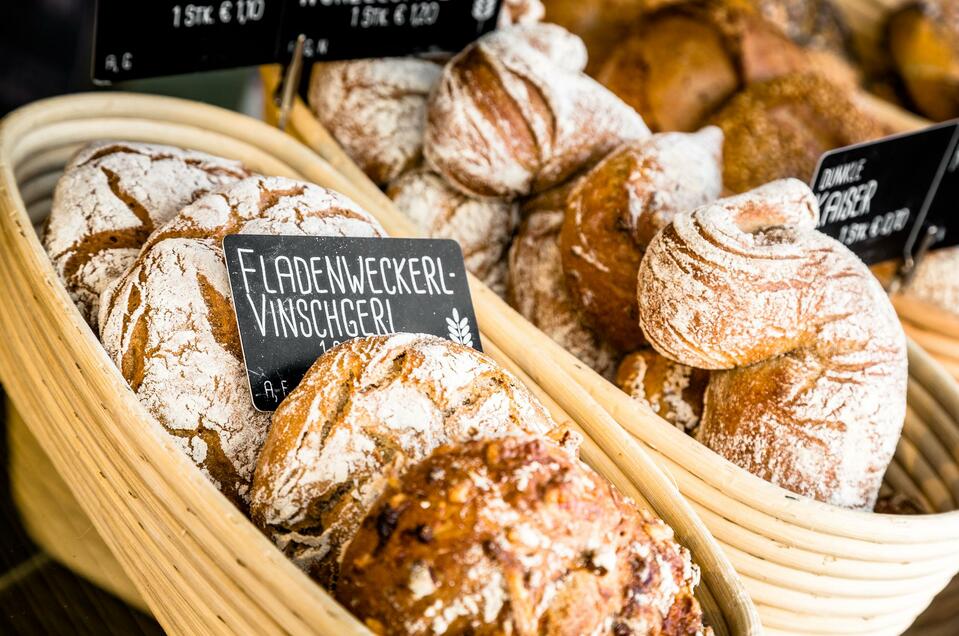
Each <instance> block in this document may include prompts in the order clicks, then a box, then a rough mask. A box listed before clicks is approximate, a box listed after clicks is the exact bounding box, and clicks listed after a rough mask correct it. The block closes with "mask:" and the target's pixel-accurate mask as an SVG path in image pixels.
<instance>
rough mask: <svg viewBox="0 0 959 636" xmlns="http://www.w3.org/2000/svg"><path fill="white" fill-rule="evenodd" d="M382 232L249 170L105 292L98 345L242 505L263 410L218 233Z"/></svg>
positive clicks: (339, 200)
mask: <svg viewBox="0 0 959 636" xmlns="http://www.w3.org/2000/svg"><path fill="white" fill-rule="evenodd" d="M244 232H246V233H259V234H312V235H321V236H382V235H383V234H385V232H383V230H382V228H381V227H380V226H379V224H378V223H377V222H376V221H375V220H373V218H372V217H370V216H369V215H367V214H366V213H365V212H363V211H362V210H361V209H360V208H358V207H357V206H356V205H355V204H354V203H352V202H351V201H349V200H348V199H346V198H345V197H342V196H341V195H338V194H335V193H333V192H331V191H329V190H326V189H324V188H320V187H319V186H315V185H312V184H308V183H303V182H299V181H293V180H291V179H283V178H279V177H270V178H267V177H252V178H249V179H246V180H244V181H240V182H238V183H235V184H232V185H230V186H227V187H225V188H223V189H222V190H218V191H215V192H213V193H210V194H207V195H206V196H204V197H202V198H200V199H199V200H197V201H196V202H195V203H193V204H192V205H190V206H187V207H186V208H184V209H183V210H182V211H181V212H180V214H179V215H178V216H176V217H174V218H173V219H171V220H170V221H169V222H168V223H167V225H165V226H164V227H162V228H161V229H160V230H158V231H157V232H155V233H154V234H153V235H152V236H151V237H150V239H149V240H148V241H147V244H146V246H145V247H144V249H143V252H142V253H141V254H140V256H139V257H138V258H137V259H136V261H135V262H134V264H133V266H132V267H131V268H130V269H129V270H127V272H126V274H125V275H124V276H123V277H121V278H120V279H118V280H117V281H115V282H114V284H113V285H112V286H111V287H109V288H107V290H106V291H105V292H104V294H103V300H102V307H101V313H100V329H101V335H102V341H103V346H104V348H105V349H106V351H107V354H108V355H109V356H110V357H111V358H112V359H113V361H114V362H115V363H116V365H117V366H118V367H119V368H120V371H121V372H122V373H123V377H124V378H125V379H126V380H127V382H129V383H130V387H131V388H132V389H133V391H134V392H135V393H136V394H137V397H138V398H139V399H140V402H141V404H143V406H144V407H145V408H146V410H147V411H148V412H149V413H150V414H151V415H152V416H153V417H154V419H155V420H156V421H157V422H158V423H159V425H160V426H162V427H163V428H164V429H165V430H166V431H167V432H168V433H169V434H170V435H171V436H172V437H173V439H174V440H175V441H176V443H177V444H178V445H179V446H180V447H181V448H182V449H183V450H184V451H185V452H186V453H187V454H188V455H189V456H190V457H191V459H193V461H194V462H195V463H196V464H197V466H199V467H200V469H201V470H202V471H203V472H204V473H205V474H206V475H207V476H208V477H209V478H210V479H211V480H212V481H213V482H214V483H215V484H216V485H217V486H218V487H219V488H220V490H221V491H223V493H224V494H225V495H226V496H227V497H228V498H229V499H230V500H231V501H233V503H235V504H236V505H237V506H238V507H239V508H240V509H241V510H245V509H246V507H247V503H248V501H249V488H250V482H251V481H252V478H253V468H254V465H255V462H256V457H257V454H258V452H259V450H260V446H261V445H262V444H263V440H264V438H265V437H266V432H267V429H268V428H269V424H270V416H269V414H267V413H261V412H259V411H256V410H255V409H254V408H253V403H252V400H251V399H250V392H249V384H248V380H247V371H246V366H245V365H244V363H243V355H242V352H241V350H240V341H239V333H238V332H237V326H236V317H235V315H234V312H233V306H232V303H231V293H230V285H229V280H228V278H227V271H226V266H225V265H224V262H223V253H222V248H221V242H222V238H223V237H224V236H225V235H227V234H233V233H244Z"/></svg>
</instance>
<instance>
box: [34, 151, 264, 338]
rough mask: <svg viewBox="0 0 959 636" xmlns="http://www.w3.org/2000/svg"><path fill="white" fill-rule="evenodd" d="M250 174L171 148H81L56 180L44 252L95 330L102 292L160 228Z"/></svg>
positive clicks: (231, 163)
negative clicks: (206, 195)
mask: <svg viewBox="0 0 959 636" xmlns="http://www.w3.org/2000/svg"><path fill="white" fill-rule="evenodd" d="M249 174H250V173H249V172H248V171H247V170H246V169H245V168H244V167H243V166H242V165H241V164H240V163H239V162H236V161H229V160H227V159H221V158H219V157H213V156H210V155H207V154H204V153H201V152H196V151H192V150H182V149H180V148H172V147H169V146H158V145H148V144H141V143H131V142H126V141H99V142H94V143H91V144H88V145H87V146H85V147H83V148H82V149H81V150H80V151H79V152H78V153H77V154H76V155H75V156H74V157H73V158H72V159H71V160H70V162H69V163H68V164H67V166H66V169H65V171H64V174H63V176H62V177H61V178H60V180H59V181H58V182H57V187H56V190H55V191H54V194H53V207H52V208H51V210H50V217H49V219H48V221H47V226H46V231H45V233H44V237H43V246H44V248H46V250H47V253H48V254H49V255H50V259H51V260H52V261H53V267H54V269H56V271H57V274H59V275H60V279H61V280H62V281H63V284H64V286H65V287H66V289H67V292H68V293H69V294H70V297H71V298H72V299H73V301H74V302H75V303H76V305H77V308H78V309H79V310H80V313H81V314H82V315H83V317H84V318H85V319H86V320H87V322H88V323H90V326H91V327H92V328H93V329H94V330H96V328H97V324H96V323H97V314H98V312H99V304H100V294H101V293H102V292H103V290H104V288H105V287H106V286H107V285H108V284H110V283H111V282H112V281H113V280H115V279H116V278H117V277H119V276H120V275H121V274H122V273H123V272H124V270H126V269H127V267H129V266H130V264H131V263H132V262H133V260H134V259H135V258H136V255H137V252H139V250H140V246H141V245H143V242H144V241H145V240H146V238H147V236H149V235H150V233H151V232H152V231H153V230H154V229H156V228H157V227H159V226H160V225H162V224H163V223H164V222H166V221H167V220H169V219H170V217H172V216H173V215H174V214H176V213H177V212H178V211H179V210H180V208H182V207H183V206H185V205H186V204H188V203H190V202H191V201H193V200H194V199H196V198H197V197H198V196H200V195H202V194H204V193H205V192H207V191H209V190H213V189H214V188H217V187H218V186H220V185H223V184H226V183H230V182H232V181H236V180H238V179H242V178H244V177H247V176H249Z"/></svg>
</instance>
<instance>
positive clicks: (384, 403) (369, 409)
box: [251, 334, 554, 585]
mask: <svg viewBox="0 0 959 636" xmlns="http://www.w3.org/2000/svg"><path fill="white" fill-rule="evenodd" d="M553 428H554V424H553V421H552V420H551V418H550V417H549V415H548V414H547V412H546V411H545V409H544V408H543V407H542V406H541V405H540V404H539V402H537V401H536V399H535V398H533V396H531V395H530V394H529V392H528V391H527V390H526V388H525V387H523V386H522V385H521V384H520V383H519V382H518V381H517V380H516V379H515V378H514V377H513V376H512V375H510V374H509V373H507V372H506V371H504V370H503V369H501V368H500V367H499V366H498V365H496V364H495V363H494V362H493V361H492V360H490V359H489V358H487V357H486V356H484V355H483V354H481V353H479V352H478V351H476V350H474V349H471V348H469V347H465V346H463V345H459V344H455V343H452V342H448V341H446V340H442V339H440V338H437V337H434V336H428V335H423V334H396V335H393V336H377V337H369V338H358V339H355V340H351V341H349V342H346V343H344V344H342V345H340V346H338V347H336V348H334V349H332V350H330V351H329V352H327V353H326V354H325V355H323V356H322V357H321V358H320V359H319V360H317V361H316V363H315V364H314V365H313V367H312V368H311V369H310V370H309V372H307V374H306V376H305V377H304V378H303V380H302V381H301V382H300V385H299V386H298V387H297V388H296V389H295V390H294V391H293V392H292V393H291V394H290V395H289V396H288V397H287V398H286V400H284V402H283V403H282V404H281V405H280V407H279V408H278V409H277V410H276V412H275V413H274V415H273V428H272V429H271V431H270V434H269V437H268V439H267V441H266V443H265V445H264V446H263V452H262V454H261V455H260V459H259V461H258V463H257V469H256V476H255V478H254V486H253V497H252V505H251V512H252V515H253V520H254V522H255V523H257V525H259V526H260V527H261V528H263V529H264V530H265V531H266V532H267V533H268V534H270V535H271V536H272V537H273V539H274V541H276V543H277V544H278V545H279V547H280V548H281V549H282V550H283V551H284V552H285V553H286V554H287V556H289V557H290V558H292V559H293V560H294V561H295V562H296V563H297V564H298V565H300V566H301V567H302V568H304V569H305V570H307V571H309V572H310V573H311V574H312V575H313V576H314V577H315V578H317V579H318V580H319V581H320V582H321V583H323V584H325V585H332V584H334V583H335V581H336V577H337V575H338V572H339V564H340V561H341V559H342V553H343V550H345V549H346V546H347V544H348V543H349V541H350V539H351V538H352V536H353V534H354V533H355V532H356V529H357V528H358V527H359V524H360V522H361V521H362V520H363V517H364V516H365V515H366V513H367V512H368V511H369V509H370V507H371V506H372V505H373V503H374V502H375V501H376V499H377V497H379V495H380V493H381V492H382V491H383V489H384V488H385V487H386V484H387V480H388V479H389V477H390V476H392V475H397V474H399V473H400V472H401V471H402V470H403V469H405V468H406V467H407V466H408V465H410V464H411V463H415V462H417V461H419V460H421V459H423V458H424V457H426V456H427V455H428V454H429V453H431V452H432V451H433V450H434V449H435V448H436V447H438V446H440V445H442V444H450V443H460V442H464V441H467V440H471V439H477V438H490V437H500V436H503V435H506V434H509V433H535V434H540V435H542V434H545V433H547V432H549V431H550V430H552V429H553Z"/></svg>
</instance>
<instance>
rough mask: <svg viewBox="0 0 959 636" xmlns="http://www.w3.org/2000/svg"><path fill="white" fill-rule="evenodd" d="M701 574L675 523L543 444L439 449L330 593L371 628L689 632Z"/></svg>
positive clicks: (358, 544) (363, 539) (699, 630)
mask: <svg viewBox="0 0 959 636" xmlns="http://www.w3.org/2000/svg"><path fill="white" fill-rule="evenodd" d="M698 579H699V572H698V569H697V568H696V567H695V566H694V565H693V564H692V562H691V560H690V557H689V553H688V552H687V551H686V550H685V549H684V548H682V547H681V546H679V545H678V544H677V543H676V541H675V539H674V537H673V532H672V529H670V528H669V527H668V526H667V525H666V524H664V523H663V522H662V521H660V520H659V519H656V518H654V517H652V516H650V515H649V514H648V513H646V512H643V511H641V510H639V509H638V508H637V507H636V506H635V504H633V503H632V502H631V501H629V500H626V499H624V498H623V497H622V496H621V495H620V494H619V493H618V492H617V491H616V490H615V489H614V488H613V487H612V486H610V484H609V483H608V482H606V481H605V480H604V479H602V478H601V477H600V476H598V475H597V474H596V473H594V472H593V471H592V470H590V469H589V468H587V467H586V466H585V465H584V464H582V463H580V462H578V461H577V460H576V459H575V458H573V457H571V456H570V455H569V454H568V453H567V452H566V451H564V450H562V449H560V448H559V447H557V446H556V445H554V444H551V443H549V442H547V441H544V440H542V439H531V438H521V437H514V436H511V437H506V438H503V439H500V440H481V441H474V442H470V443H468V444H463V445H459V446H444V447H441V448H439V449H437V450H436V451H435V452H434V453H433V454H432V455H431V456H429V457H428V458H427V459H426V460H425V461H423V462H421V463H419V464H418V465H416V466H415V467H414V468H412V469H411V470H410V471H408V472H407V473H406V474H405V475H404V477H403V478H402V479H401V480H396V481H394V482H391V483H390V485H389V487H388V488H386V489H385V492H383V494H382V496H381V497H380V499H379V501H378V502H377V503H376V505H375V506H373V507H372V509H371V510H370V512H369V514H367V516H366V518H365V520H364V521H363V524H362V527H361V528H360V530H359V532H358V533H357V535H356V538H355V539H354V540H353V542H352V543H351V544H350V546H349V549H348V550H347V553H346V557H345V559H344V563H343V575H342V578H341V581H340V585H339V587H338V588H337V598H338V600H339V601H340V602H341V603H343V604H344V605H345V606H346V607H348V608H349V609H350V610H351V611H353V612H354V613H355V614H356V615H357V616H358V617H359V618H360V619H361V620H362V621H363V622H364V623H365V624H366V625H367V627H369V628H370V629H371V630H372V631H373V632H374V633H377V634H388V635H396V636H399V635H411V636H428V635H434V634H530V635H532V634H551V635H568V636H582V635H584V634H597V635H599V634H603V635H610V636H614V635H626V634H635V635H637V636H640V635H646V634H663V635H674V636H679V635H683V636H692V635H695V634H704V633H708V628H704V627H703V623H702V612H701V610H700V608H699V604H698V603H697V601H696V599H695V598H694V596H693V589H694V587H695V586H696V585H697V583H698Z"/></svg>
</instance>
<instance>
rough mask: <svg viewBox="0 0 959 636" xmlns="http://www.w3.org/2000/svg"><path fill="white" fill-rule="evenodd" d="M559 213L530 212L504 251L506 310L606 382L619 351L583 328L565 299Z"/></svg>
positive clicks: (561, 222)
mask: <svg viewBox="0 0 959 636" xmlns="http://www.w3.org/2000/svg"><path fill="white" fill-rule="evenodd" d="M559 205H560V208H559V209H552V210H551V209H540V210H537V211H534V212H531V213H530V215H529V216H528V217H527V218H526V220H524V221H523V224H522V225H521V226H520V230H519V234H517V236H516V239H515V240H514V241H513V245H512V246H511V247H510V250H509V281H510V285H509V294H508V297H507V298H508V300H509V303H510V305H512V306H513V308H514V309H516V311H518V312H519V313H521V314H522V315H523V317H525V318H526V319H527V320H529V321H530V322H532V323H533V324H534V325H536V326H537V327H539V329H540V330H542V332H543V333H545V334H546V335H547V336H549V337H550V338H552V339H553V340H555V341H556V342H557V343H559V344H560V345H561V346H562V347H563V348H564V349H566V350H567V351H569V352H570V353H572V354H573V355H574V356H576V357H577V358H579V359H580V360H581V361H582V362H583V363H584V364H586V365H587V366H589V367H591V368H592V369H593V370H595V371H596V372H597V373H599V374H600V375H602V376H604V377H606V378H612V376H613V373H614V372H615V370H616V362H617V360H618V359H619V352H617V351H616V349H615V348H614V347H613V346H612V345H611V344H609V343H607V342H605V341H604V340H603V339H602V338H600V337H599V335H597V334H596V332H595V331H593V330H592V329H591V328H590V327H589V326H588V325H586V323H585V321H584V319H583V316H582V314H581V312H580V310H579V308H578V307H577V306H576V303H574V302H573V300H572V299H571V298H570V296H569V291H567V289H566V281H565V279H564V275H563V264H562V259H561V258H560V254H559V231H560V228H561V227H562V226H563V214H564V213H563V210H562V205H563V202H560V204H559Z"/></svg>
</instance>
